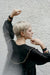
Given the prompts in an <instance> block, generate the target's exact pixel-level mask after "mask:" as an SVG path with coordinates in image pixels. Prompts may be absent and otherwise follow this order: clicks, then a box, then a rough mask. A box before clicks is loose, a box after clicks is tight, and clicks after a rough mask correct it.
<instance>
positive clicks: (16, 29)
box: [13, 21, 31, 38]
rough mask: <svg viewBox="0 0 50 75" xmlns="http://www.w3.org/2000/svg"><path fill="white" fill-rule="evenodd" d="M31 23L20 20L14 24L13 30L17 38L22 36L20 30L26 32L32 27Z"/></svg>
mask: <svg viewBox="0 0 50 75" xmlns="http://www.w3.org/2000/svg"><path fill="white" fill-rule="evenodd" d="M30 26H31V25H30V23H28V22H25V21H19V22H17V23H16V24H15V25H14V26H13V32H14V34H15V35H16V37H17V38H19V37H21V34H20V32H21V31H23V32H24V33H25V32H26V30H27V29H28V28H29V27H30Z"/></svg>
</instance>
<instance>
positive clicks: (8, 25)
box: [3, 9, 21, 42]
mask: <svg viewBox="0 0 50 75" xmlns="http://www.w3.org/2000/svg"><path fill="white" fill-rule="evenodd" d="M20 13H21V10H16V9H14V10H13V11H12V13H11V14H10V15H9V17H8V19H7V20H6V21H5V22H4V25H3V33H4V37H5V40H6V42H9V41H10V40H12V39H13V38H14V33H13V25H12V20H13V17H14V16H16V15H19V14H20Z"/></svg>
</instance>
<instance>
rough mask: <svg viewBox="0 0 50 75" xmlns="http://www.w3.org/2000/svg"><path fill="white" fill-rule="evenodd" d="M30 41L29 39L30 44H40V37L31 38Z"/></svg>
mask: <svg viewBox="0 0 50 75" xmlns="http://www.w3.org/2000/svg"><path fill="white" fill-rule="evenodd" d="M30 41H31V43H32V44H35V45H40V44H42V42H41V40H40V39H37V38H35V39H31V40H30Z"/></svg>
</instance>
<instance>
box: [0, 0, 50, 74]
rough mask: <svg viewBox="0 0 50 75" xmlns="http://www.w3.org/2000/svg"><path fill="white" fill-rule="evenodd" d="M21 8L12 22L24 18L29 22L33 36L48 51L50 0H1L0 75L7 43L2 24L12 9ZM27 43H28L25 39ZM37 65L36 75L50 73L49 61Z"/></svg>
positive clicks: (49, 41)
mask: <svg viewBox="0 0 50 75" xmlns="http://www.w3.org/2000/svg"><path fill="white" fill-rule="evenodd" d="M14 8H17V9H21V10H22V13H21V15H20V16H17V17H14V20H13V24H14V23H15V22H16V21H19V20H25V21H28V22H30V23H31V25H32V30H33V32H34V35H33V38H39V39H41V40H42V41H43V43H44V44H45V46H46V47H47V48H48V50H49V51H50V0H1V1H0V75H2V72H3V69H4V66H5V62H6V56H7V45H6V43H5V40H4V36H3V30H2V26H3V23H4V20H5V19H7V16H8V15H9V14H10V13H11V11H12V10H13V9H14ZM27 44H29V45H31V46H34V47H36V48H38V49H39V50H40V51H42V50H41V48H40V46H35V45H32V44H30V41H29V40H27ZM36 67H37V75H50V63H46V64H45V65H41V66H40V65H39V66H36Z"/></svg>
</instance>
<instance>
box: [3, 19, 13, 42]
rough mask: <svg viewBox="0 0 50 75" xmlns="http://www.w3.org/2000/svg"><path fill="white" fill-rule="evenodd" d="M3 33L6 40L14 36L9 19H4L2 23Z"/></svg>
mask: <svg viewBox="0 0 50 75" xmlns="http://www.w3.org/2000/svg"><path fill="white" fill-rule="evenodd" d="M3 33H4V36H5V38H6V41H8V40H10V39H13V38H14V33H13V26H12V23H11V21H9V20H6V21H5V22H4V24H3Z"/></svg>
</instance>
